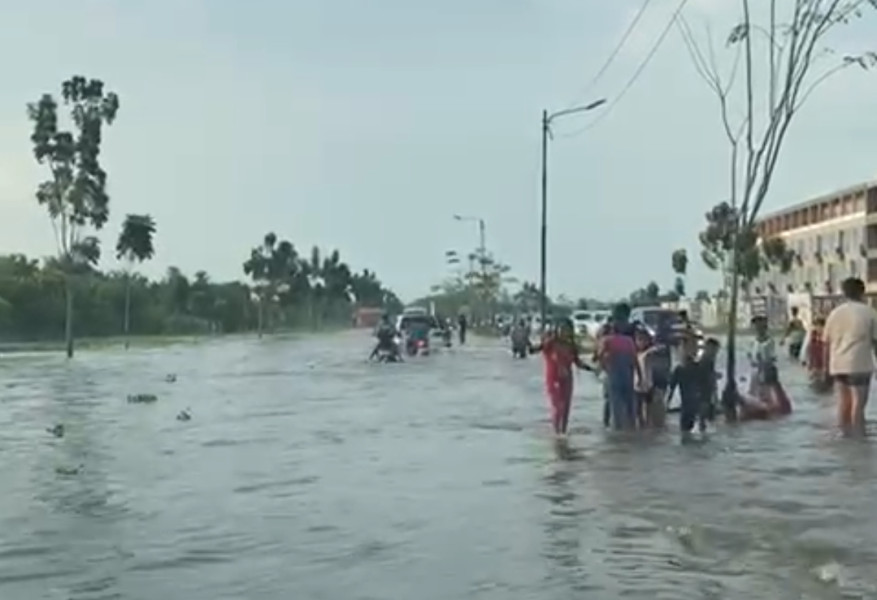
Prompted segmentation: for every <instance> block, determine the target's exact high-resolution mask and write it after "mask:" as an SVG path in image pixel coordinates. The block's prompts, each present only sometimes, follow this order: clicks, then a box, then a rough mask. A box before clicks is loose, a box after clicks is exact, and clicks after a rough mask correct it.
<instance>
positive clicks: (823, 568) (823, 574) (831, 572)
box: [813, 562, 842, 583]
mask: <svg viewBox="0 0 877 600" xmlns="http://www.w3.org/2000/svg"><path fill="white" fill-rule="evenodd" d="M841 570H842V568H841V566H840V565H839V564H838V563H836V562H830V563H827V564H824V565H819V566H818V567H816V568H815V569H813V571H814V574H815V575H816V578H817V579H818V580H819V581H821V582H822V583H836V582H837V581H838V580H839V579H840V576H841Z"/></svg>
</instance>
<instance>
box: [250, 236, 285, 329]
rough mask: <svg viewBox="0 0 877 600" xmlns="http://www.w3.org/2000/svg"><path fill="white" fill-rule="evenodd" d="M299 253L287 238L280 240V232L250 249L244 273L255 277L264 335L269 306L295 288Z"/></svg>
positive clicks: (266, 237)
mask: <svg viewBox="0 0 877 600" xmlns="http://www.w3.org/2000/svg"><path fill="white" fill-rule="evenodd" d="M297 264H298V253H297V252H296V250H295V246H293V245H292V243H290V242H288V241H287V240H281V241H280V242H279V243H278V241H277V235H275V234H274V233H267V234H266V235H265V238H264V239H263V240H262V244H261V245H260V246H256V247H255V248H253V249H252V250H251V251H250V258H249V259H247V261H246V262H244V265H243V267H244V273H245V274H247V275H249V276H250V277H251V278H252V279H253V283H254V287H255V288H256V291H255V292H254V295H255V300H256V302H257V304H258V311H259V313H258V328H259V329H258V331H259V337H262V332H263V329H264V322H265V309H266V306H267V305H268V304H269V303H270V302H275V301H278V300H280V299H281V298H280V295H284V296H286V295H288V294H289V293H290V290H291V289H292V284H293V279H294V277H295V274H296V271H297Z"/></svg>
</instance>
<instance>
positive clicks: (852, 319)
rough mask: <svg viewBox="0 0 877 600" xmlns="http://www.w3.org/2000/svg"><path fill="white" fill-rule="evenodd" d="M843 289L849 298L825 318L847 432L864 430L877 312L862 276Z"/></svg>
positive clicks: (827, 343)
mask: <svg viewBox="0 0 877 600" xmlns="http://www.w3.org/2000/svg"><path fill="white" fill-rule="evenodd" d="M841 290H842V291H843V295H844V297H845V298H846V301H845V302H843V303H842V304H840V305H839V306H837V307H835V308H834V310H832V311H831V313H829V315H828V318H827V319H826V321H825V332H824V339H825V358H826V360H825V364H827V365H828V374H829V375H830V376H831V378H832V379H833V380H834V388H835V392H836V394H837V420H838V425H839V426H840V428H841V429H842V430H843V431H844V432H847V433H850V432H853V431H854V432H857V433H864V430H865V406H866V405H867V403H868V392H869V391H870V388H871V377H873V376H874V354H875V353H877V313H875V312H874V309H872V308H871V307H870V306H869V305H868V304H866V301H865V283H864V282H863V281H862V280H861V279H859V278H857V277H850V278H849V279H846V280H844V282H843V283H842V284H841Z"/></svg>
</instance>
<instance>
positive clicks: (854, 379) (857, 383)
mask: <svg viewBox="0 0 877 600" xmlns="http://www.w3.org/2000/svg"><path fill="white" fill-rule="evenodd" d="M872 376H873V375H872V374H871V373H837V374H835V375H832V376H831V378H832V379H833V380H834V381H835V383H840V384H843V385H850V386H853V387H865V386H868V385H871V377H872Z"/></svg>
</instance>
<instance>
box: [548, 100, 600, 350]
mask: <svg viewBox="0 0 877 600" xmlns="http://www.w3.org/2000/svg"><path fill="white" fill-rule="evenodd" d="M605 103H606V98H601V99H600V100H595V101H594V102H591V103H590V104H586V105H584V106H577V107H575V108H568V109H566V110H559V111H557V112H556V113H549V112H548V111H547V110H543V111H542V229H541V232H540V234H541V235H540V237H539V296H540V297H539V321H540V323H539V327H540V329H541V333H544V332H545V319H546V317H547V312H548V291H547V290H546V276H547V272H548V138H550V137H551V123H552V122H553V121H554V120H555V119H557V118H559V117H563V116H566V115H572V114H575V113H580V112H586V111H589V110H593V109H595V108H597V107H598V106H602V105H603V104H605Z"/></svg>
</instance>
